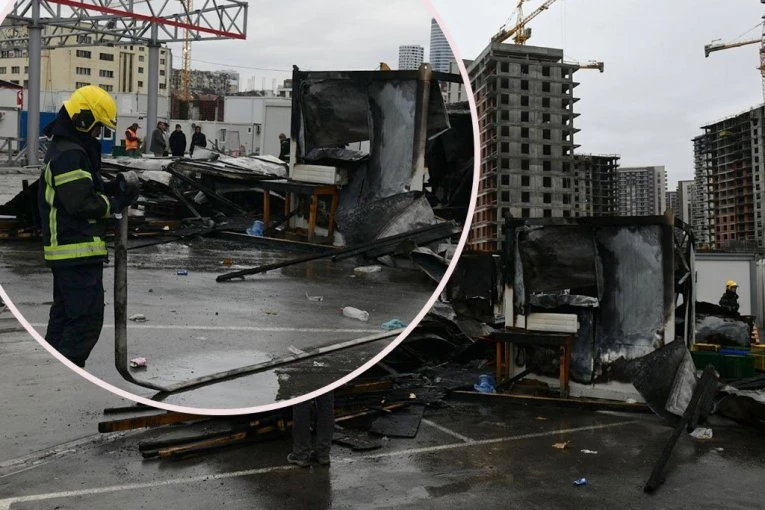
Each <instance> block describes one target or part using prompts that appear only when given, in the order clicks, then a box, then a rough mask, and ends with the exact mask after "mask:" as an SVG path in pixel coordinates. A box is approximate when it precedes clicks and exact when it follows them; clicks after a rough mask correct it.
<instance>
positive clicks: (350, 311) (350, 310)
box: [343, 306, 369, 322]
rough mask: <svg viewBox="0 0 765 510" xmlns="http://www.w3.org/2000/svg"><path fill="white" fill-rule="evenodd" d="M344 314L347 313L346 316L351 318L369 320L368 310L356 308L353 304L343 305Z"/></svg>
mask: <svg viewBox="0 0 765 510" xmlns="http://www.w3.org/2000/svg"><path fill="white" fill-rule="evenodd" d="M343 315H345V316H346V317H350V318H351V319H358V320H360V321H364V322H366V321H368V320H369V313H368V312H365V311H364V310H359V309H358V308H354V307H352V306H346V307H343Z"/></svg>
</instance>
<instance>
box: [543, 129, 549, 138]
mask: <svg viewBox="0 0 765 510" xmlns="http://www.w3.org/2000/svg"><path fill="white" fill-rule="evenodd" d="M542 138H544V139H545V140H549V139H550V130H549V129H543V130H542Z"/></svg>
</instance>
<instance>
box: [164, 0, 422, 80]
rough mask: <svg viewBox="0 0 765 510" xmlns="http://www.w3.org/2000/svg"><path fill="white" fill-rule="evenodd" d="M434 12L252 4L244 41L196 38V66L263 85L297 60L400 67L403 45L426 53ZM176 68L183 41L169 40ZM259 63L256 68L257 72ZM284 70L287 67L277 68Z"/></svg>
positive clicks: (402, 4) (377, 2)
mask: <svg viewBox="0 0 765 510" xmlns="http://www.w3.org/2000/svg"><path fill="white" fill-rule="evenodd" d="M431 17H432V16H431V12H430V10H429V8H428V6H427V4H425V3H424V2H421V1H418V0H365V1H363V2H359V1H358V0H321V1H317V0H282V1H279V2H264V1H251V2H250V3H249V16H248V23H247V40H246V41H210V42H199V43H192V48H191V65H192V68H193V69H200V70H217V69H225V68H230V69H233V70H236V71H239V73H240V80H241V83H242V85H243V86H244V85H247V80H248V79H249V78H250V77H251V76H255V78H256V79H255V81H256V86H257V88H261V87H262V84H263V78H265V79H266V88H270V87H271V83H272V78H276V79H277V80H278V83H279V84H280V83H281V82H282V81H283V80H284V79H285V78H289V77H290V76H291V75H292V65H293V64H295V65H297V66H298V67H300V68H301V69H305V70H350V69H368V70H371V69H375V68H377V66H378V65H379V63H380V62H385V63H387V64H388V65H389V66H390V67H391V69H396V68H397V67H398V47H399V45H402V44H419V45H421V46H423V47H424V48H425V50H426V53H425V56H426V59H427V55H428V53H427V47H428V43H429V39H430V19H431ZM169 46H170V48H172V49H173V67H175V68H180V67H181V64H182V62H181V45H180V44H171V45H169ZM254 68H257V69H254ZM279 70H281V72H279Z"/></svg>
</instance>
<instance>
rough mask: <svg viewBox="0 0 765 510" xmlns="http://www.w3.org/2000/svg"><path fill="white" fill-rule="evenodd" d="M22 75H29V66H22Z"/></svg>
mask: <svg viewBox="0 0 765 510" xmlns="http://www.w3.org/2000/svg"><path fill="white" fill-rule="evenodd" d="M24 74H29V66H24Z"/></svg>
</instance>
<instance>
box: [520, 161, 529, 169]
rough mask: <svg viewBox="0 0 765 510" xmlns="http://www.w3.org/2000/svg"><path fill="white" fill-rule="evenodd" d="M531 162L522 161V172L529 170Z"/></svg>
mask: <svg viewBox="0 0 765 510" xmlns="http://www.w3.org/2000/svg"><path fill="white" fill-rule="evenodd" d="M529 165H530V162H529V160H528V159H522V160H521V170H528V169H529Z"/></svg>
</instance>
